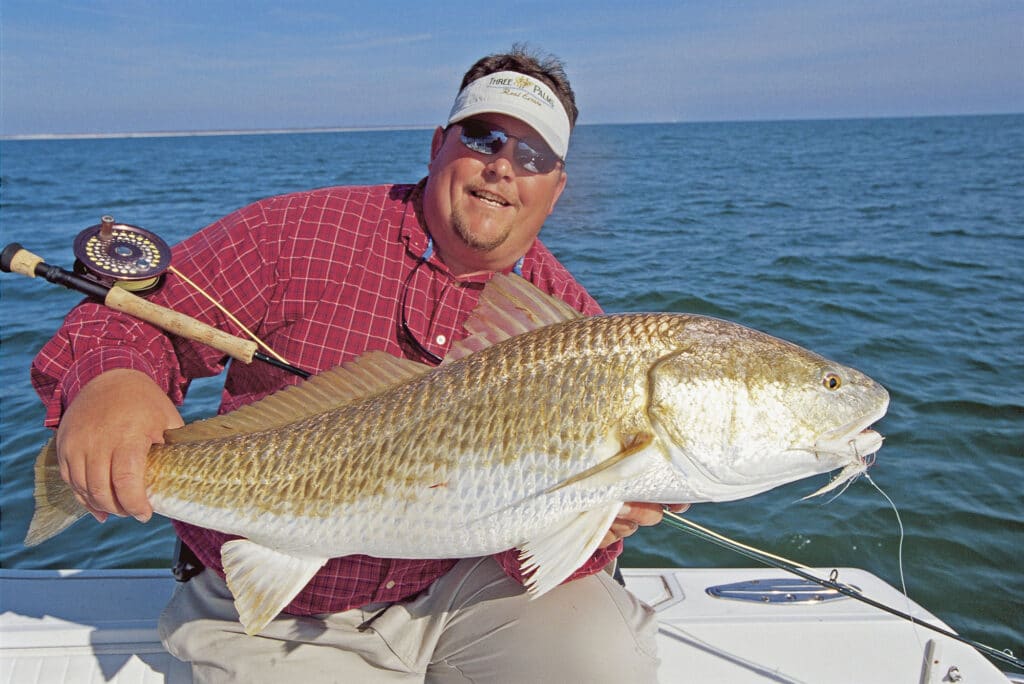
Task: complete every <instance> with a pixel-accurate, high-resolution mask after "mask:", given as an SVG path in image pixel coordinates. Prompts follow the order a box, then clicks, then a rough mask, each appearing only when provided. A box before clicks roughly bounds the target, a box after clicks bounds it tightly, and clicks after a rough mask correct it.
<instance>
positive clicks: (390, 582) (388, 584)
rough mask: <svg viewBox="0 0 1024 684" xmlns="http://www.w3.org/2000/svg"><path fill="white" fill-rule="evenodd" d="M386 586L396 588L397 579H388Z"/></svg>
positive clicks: (386, 587)
mask: <svg viewBox="0 0 1024 684" xmlns="http://www.w3.org/2000/svg"><path fill="white" fill-rule="evenodd" d="M384 588H385V589H394V588H395V581H394V580H388V583H387V584H385V585H384Z"/></svg>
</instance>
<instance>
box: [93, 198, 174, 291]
mask: <svg viewBox="0 0 1024 684" xmlns="http://www.w3.org/2000/svg"><path fill="white" fill-rule="evenodd" d="M74 252H75V267H74V268H75V273H77V274H79V275H81V276H84V277H86V278H88V279H90V280H92V281H94V282H97V283H100V284H102V285H105V286H108V287H112V286H115V285H116V286H118V287H122V288H124V289H126V290H129V291H131V292H135V293H139V294H142V293H146V292H149V291H152V290H154V289H156V288H157V287H158V286H159V285H160V281H161V278H162V277H163V274H164V271H166V270H167V269H168V268H169V267H170V265H171V248H170V247H168V246H167V243H166V242H164V241H163V240H162V239H160V238H159V237H158V236H157V235H156V234H154V233H151V232H149V231H148V230H145V229H143V228H139V227H138V226H130V225H127V224H124V223H114V218H113V217H112V216H104V217H102V218H101V219H100V223H99V224H98V225H95V226H90V227H88V228H86V229H85V230H83V231H82V232H81V233H79V234H78V236H77V237H76V238H75V245H74Z"/></svg>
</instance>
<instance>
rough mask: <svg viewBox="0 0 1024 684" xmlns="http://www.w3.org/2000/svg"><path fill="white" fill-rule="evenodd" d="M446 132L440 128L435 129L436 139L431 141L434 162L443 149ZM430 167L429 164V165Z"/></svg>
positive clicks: (431, 153) (431, 159)
mask: <svg viewBox="0 0 1024 684" xmlns="http://www.w3.org/2000/svg"><path fill="white" fill-rule="evenodd" d="M444 138H445V130H444V129H443V128H441V127H440V126H438V127H437V128H435V129H434V137H433V139H432V140H431V141H430V161H431V162H433V161H434V159H436V158H437V155H438V154H439V153H440V152H441V147H442V146H443V145H444ZM428 167H429V164H428Z"/></svg>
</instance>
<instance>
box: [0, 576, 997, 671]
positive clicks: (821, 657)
mask: <svg viewBox="0 0 1024 684" xmlns="http://www.w3.org/2000/svg"><path fill="white" fill-rule="evenodd" d="M828 573H829V571H828V570H821V571H818V576H820V577H827V576H828ZM623 575H624V577H625V579H626V583H627V586H629V588H630V589H631V590H632V591H633V592H634V593H635V594H637V595H638V596H640V597H641V598H642V599H644V600H645V601H646V602H647V603H649V604H650V605H652V606H653V607H654V608H655V609H656V610H657V611H658V614H659V618H660V633H659V648H660V654H661V657H662V666H661V671H660V678H661V681H662V682H664V683H671V682H676V681H679V682H684V681H685V682H695V681H698V682H758V683H763V682H821V683H833V682H835V683H838V682H851V683H852V682H913V683H915V684H916V683H919V682H920V683H922V684H939V683H941V682H950V681H962V682H965V683H970V684H987V683H990V682H991V683H992V684H1007V682H1008V681H1009V680H1008V678H1007V677H1006V675H1004V674H1003V673H1001V672H1000V671H999V670H998V669H997V668H996V667H995V666H993V665H992V664H991V663H989V661H988V660H986V659H985V658H984V657H982V656H981V655H980V654H978V653H977V652H976V651H975V650H974V649H972V648H970V647H969V646H967V645H965V644H962V643H960V642H958V641H955V640H952V639H949V638H948V637H943V636H941V635H938V634H935V633H933V632H931V631H929V630H925V629H921V628H918V627H914V626H913V625H911V624H909V623H907V622H905V621H903V620H900V619H898V618H895V617H893V616H891V615H888V614H886V613H884V612H881V611H879V610H877V609H874V608H872V607H870V606H868V605H865V604H863V603H861V602H859V601H855V600H852V599H849V598H836V599H835V600H824V599H825V598H827V597H824V596H821V594H822V593H827V592H826V590H821V589H820V588H815V589H812V590H809V591H810V594H811V595H810V596H804V595H803V592H804V590H805V588H804V587H801V586H800V581H799V580H794V579H793V578H791V577H790V576H789V575H786V574H785V573H782V572H781V571H776V570H768V569H723V568H709V569H671V568H669V569H649V570H644V569H627V570H624V571H623ZM778 580H785V581H786V582H787V584H786V585H785V586H783V587H773V586H772V582H773V581H778ZM839 581H840V582H843V583H845V584H848V585H853V586H856V587H858V588H859V590H861V591H862V592H863V593H864V594H865V595H868V596H870V597H872V598H874V599H875V600H878V601H881V602H883V603H885V604H887V605H890V606H892V607H894V608H897V609H900V610H903V611H905V612H909V613H911V614H912V615H914V616H915V617H919V618H921V619H925V620H930V621H933V622H935V623H937V624H940V625H941V623H938V621H937V620H936V619H935V618H934V616H932V615H930V614H929V613H928V612H927V611H925V610H924V609H923V608H921V607H920V606H918V605H916V604H913V603H910V604H909V605H908V603H907V600H906V599H905V598H904V597H903V595H902V594H900V593H899V592H898V591H896V590H895V589H893V588H892V587H891V586H889V585H888V584H886V583H885V582H883V581H881V580H880V579H878V578H877V577H875V576H874V575H871V574H870V573H867V572H865V571H862V570H857V569H840V571H839ZM738 582H747V583H750V582H755V583H754V584H746V585H741V586H738V587H735V586H734V587H731V588H730V587H725V588H723V589H719V590H715V591H717V593H719V594H726V595H730V596H731V597H728V598H723V597H719V596H714V595H712V593H713V592H709V588H711V587H721V586H722V585H732V584H735V583H738ZM793 583H795V584H793ZM173 590H174V580H173V578H172V577H171V576H170V574H169V572H168V571H166V570H101V571H74V570H68V571H18V570H0V684H15V683H17V684H33V683H37V682H38V683H46V684H49V683H56V682H60V683H62V684H78V683H82V684H85V683H89V684H96V683H100V682H118V683H123V682H132V683H138V684H150V683H157V682H172V683H175V684H178V683H182V682H191V681H192V677H191V673H190V671H189V668H188V667H187V666H186V665H184V664H182V663H180V662H178V661H177V660H175V659H174V658H172V657H171V656H170V655H168V654H167V653H166V652H165V651H164V650H163V648H162V647H161V645H160V640H159V638H158V636H157V631H156V623H157V619H158V617H159V614H160V611H161V609H162V608H163V606H164V604H165V603H166V602H167V599H168V598H169V597H170V595H171V592H173ZM815 594H817V596H815ZM773 596H774V597H775V598H777V599H779V600H777V601H773V600H772V597H773ZM741 598H747V599H752V600H740V599H741ZM956 677H960V679H956Z"/></svg>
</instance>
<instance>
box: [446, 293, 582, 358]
mask: <svg viewBox="0 0 1024 684" xmlns="http://www.w3.org/2000/svg"><path fill="white" fill-rule="evenodd" d="M582 316H583V314H581V313H580V312H579V311H577V310H576V309H574V308H572V307H571V306H569V305H568V304H566V303H565V302H563V301H562V300H561V299H558V298H557V297H553V296H551V295H549V294H548V293H546V292H544V291H542V290H540V289H538V288H537V286H535V285H533V284H532V283H531V282H529V281H528V280H526V279H524V278H522V277H521V276H517V275H505V274H502V273H496V274H495V275H494V277H492V278H491V280H490V281H488V283H487V284H486V285H485V286H484V290H483V292H482V293H481V295H480V301H479V303H478V304H477V306H476V308H475V309H473V313H472V314H470V316H469V318H468V319H467V320H466V323H465V325H464V327H465V329H466V332H468V333H469V336H468V337H467V338H466V339H464V340H460V341H459V342H456V343H455V344H453V345H452V348H451V349H450V350H449V352H448V355H447V356H445V359H444V363H451V362H452V361H457V360H459V359H462V358H465V357H467V356H469V355H470V354H473V353H474V352H477V351H480V350H481V349H483V348H485V347H489V346H491V345H494V344H497V343H498V342H501V341H503V340H507V339H509V338H510V337H515V336H516V335H521V334H522V333H525V332H529V331H531V330H536V329H538V328H543V327H545V326H548V325H552V324H554V323H561V322H563V321H568V320H572V319H574V318H580V317H582Z"/></svg>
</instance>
